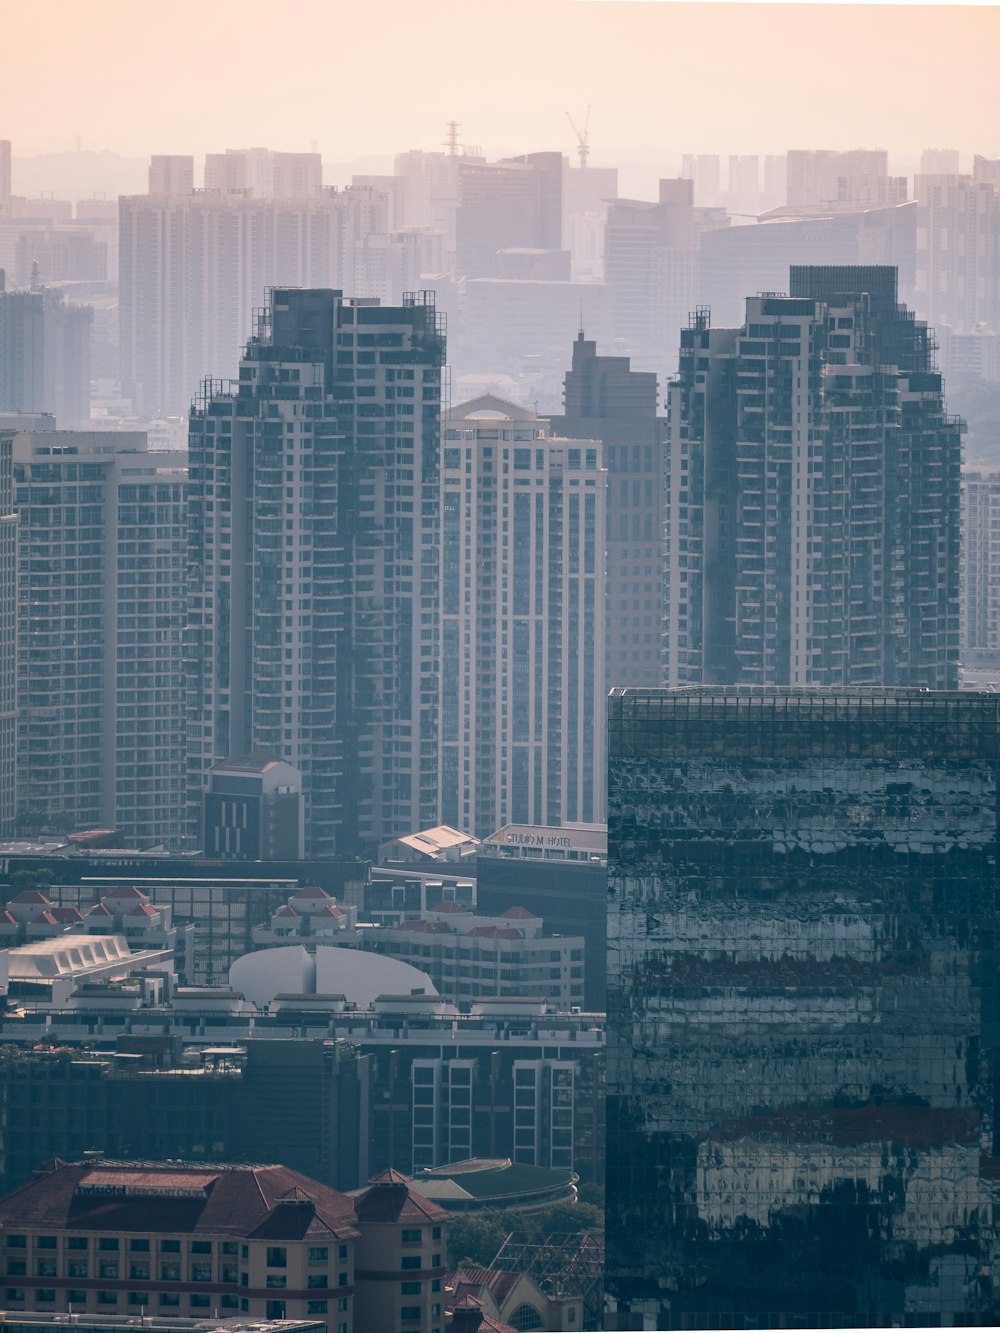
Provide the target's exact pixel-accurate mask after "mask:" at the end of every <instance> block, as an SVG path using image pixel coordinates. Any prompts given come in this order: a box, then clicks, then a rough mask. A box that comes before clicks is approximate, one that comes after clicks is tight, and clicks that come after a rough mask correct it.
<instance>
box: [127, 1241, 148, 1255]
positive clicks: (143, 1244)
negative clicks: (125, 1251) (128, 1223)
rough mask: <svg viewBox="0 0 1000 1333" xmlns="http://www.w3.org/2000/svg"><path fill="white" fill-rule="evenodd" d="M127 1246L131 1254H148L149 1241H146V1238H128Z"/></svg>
mask: <svg viewBox="0 0 1000 1333" xmlns="http://www.w3.org/2000/svg"><path fill="white" fill-rule="evenodd" d="M128 1247H129V1249H130V1250H131V1251H132V1253H133V1254H148V1253H149V1241H148V1240H130V1241H129V1243H128Z"/></svg>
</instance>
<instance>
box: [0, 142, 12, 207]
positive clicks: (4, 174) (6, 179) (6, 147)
mask: <svg viewBox="0 0 1000 1333" xmlns="http://www.w3.org/2000/svg"><path fill="white" fill-rule="evenodd" d="M10 195H11V189H10V140H9V139H0V207H2V206H3V205H4V204H6V203H8V202H9V201H10Z"/></svg>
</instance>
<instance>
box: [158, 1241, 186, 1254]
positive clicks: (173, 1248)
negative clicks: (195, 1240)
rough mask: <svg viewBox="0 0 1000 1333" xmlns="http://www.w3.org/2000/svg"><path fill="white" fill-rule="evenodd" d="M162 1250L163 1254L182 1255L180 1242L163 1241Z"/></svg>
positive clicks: (161, 1242)
mask: <svg viewBox="0 0 1000 1333" xmlns="http://www.w3.org/2000/svg"><path fill="white" fill-rule="evenodd" d="M160 1250H161V1252H162V1253H163V1254H180V1252H181V1243H180V1241H179V1240H161V1241H160Z"/></svg>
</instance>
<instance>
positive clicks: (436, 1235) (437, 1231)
mask: <svg viewBox="0 0 1000 1333" xmlns="http://www.w3.org/2000/svg"><path fill="white" fill-rule="evenodd" d="M440 1239H441V1228H440V1227H434V1229H433V1230H432V1231H431V1240H440Z"/></svg>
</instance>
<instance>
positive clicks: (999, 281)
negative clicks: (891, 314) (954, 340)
mask: <svg viewBox="0 0 1000 1333" xmlns="http://www.w3.org/2000/svg"><path fill="white" fill-rule="evenodd" d="M981 160H982V159H981ZM988 175H989V173H986V172H983V171H980V172H979V173H977V175H974V176H917V178H916V181H915V184H914V194H915V195H916V200H917V290H916V294H915V302H916V305H917V308H918V310H919V311H920V314H921V315H922V316H923V317H924V318H925V319H927V320H928V321H929V322H930V323H932V324H948V325H950V326H951V327H952V328H953V329H955V330H956V331H957V332H958V333H969V332H971V331H972V330H973V329H975V328H976V326H977V324H984V325H986V326H987V327H988V328H990V329H992V330H994V331H996V330H998V329H1000V185H998V183H997V181H996V180H992V181H991V180H990V179H988Z"/></svg>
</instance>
